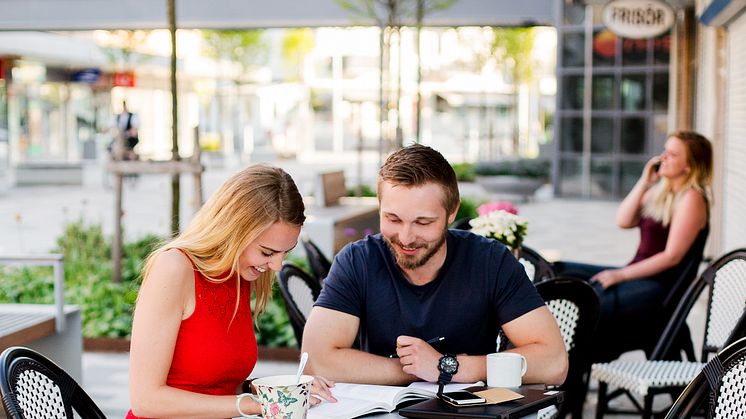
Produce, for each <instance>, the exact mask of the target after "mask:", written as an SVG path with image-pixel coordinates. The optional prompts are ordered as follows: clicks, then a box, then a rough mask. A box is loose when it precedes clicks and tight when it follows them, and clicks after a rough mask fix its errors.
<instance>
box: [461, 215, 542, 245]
mask: <svg viewBox="0 0 746 419" xmlns="http://www.w3.org/2000/svg"><path fill="white" fill-rule="evenodd" d="M469 224H470V225H471V231H472V232H473V233H475V234H479V235H481V236H485V237H489V238H493V239H495V240H497V241H499V242H501V243H503V244H504V245H506V246H508V247H510V248H512V249H515V248H516V247H519V246H520V245H521V244H522V243H523V238H524V236H525V235H526V231H527V230H528V220H527V219H526V218H524V217H520V216H518V215H514V214H511V213H509V212H507V211H504V210H497V211H492V212H490V213H487V214H485V215H481V216H479V217H477V218H474V219H472V220H471V221H469Z"/></svg>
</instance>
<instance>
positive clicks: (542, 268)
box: [450, 217, 556, 284]
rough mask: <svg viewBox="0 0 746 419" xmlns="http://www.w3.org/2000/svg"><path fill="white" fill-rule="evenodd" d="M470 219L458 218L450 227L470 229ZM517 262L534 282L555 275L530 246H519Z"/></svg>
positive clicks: (546, 261)
mask: <svg viewBox="0 0 746 419" xmlns="http://www.w3.org/2000/svg"><path fill="white" fill-rule="evenodd" d="M470 220H471V218H469V217H464V218H459V219H458V220H456V221H454V222H453V224H451V227H450V228H455V229H457V230H471V224H469V221H470ZM518 262H521V265H523V267H524V268H525V269H526V275H528V279H530V280H531V282H533V283H534V284H535V283H537V282H541V281H546V280H547V279H549V278H554V277H555V276H556V275H555V274H554V268H552V264H551V263H549V261H548V260H546V259H544V257H543V256H541V254H539V252H537V251H536V250H534V249H532V248H530V247H527V246H521V248H520V250H519V253H518Z"/></svg>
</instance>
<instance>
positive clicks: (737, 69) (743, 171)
mask: <svg viewBox="0 0 746 419" xmlns="http://www.w3.org/2000/svg"><path fill="white" fill-rule="evenodd" d="M727 42H728V48H727V51H728V53H727V58H726V59H727V74H728V76H727V77H728V78H727V83H728V89H727V90H726V91H727V99H726V117H725V119H726V122H725V143H724V148H725V158H724V164H725V171H724V173H723V190H724V191H727V193H726V194H724V195H723V219H722V223H723V226H725V227H726V228H724V229H723V239H722V243H723V249H725V250H730V249H734V248H737V247H743V246H746V216H744V213H746V164H744V162H746V71H744V69H745V68H746V48H744V45H746V16H745V15H741V17H739V18H737V19H736V20H735V21H734V22H733V23H731V24H730V25H728V41H727Z"/></svg>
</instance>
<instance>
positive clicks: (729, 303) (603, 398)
mask: <svg viewBox="0 0 746 419" xmlns="http://www.w3.org/2000/svg"><path fill="white" fill-rule="evenodd" d="M708 286H709V299H708V303H707V318H706V320H705V330H704V332H705V335H704V339H703V344H702V352H701V357H700V360H701V362H696V361H694V360H691V359H690V360H688V361H672V360H670V358H671V351H672V350H673V348H675V345H676V338H677V336H678V335H679V333H680V331H681V329H682V327H683V325H684V324H685V323H686V318H687V316H688V315H689V313H690V311H691V309H692V307H694V305H695V302H696V301H697V299H698V298H699V296H700V295H701V294H702V292H703V291H704V289H705V288H706V287H708ZM744 302H746V249H739V250H735V251H732V252H730V253H728V254H726V255H725V256H723V257H721V258H720V259H718V260H716V261H715V262H713V263H712V264H711V265H710V266H709V267H708V268H707V269H706V270H705V271H704V272H703V273H702V275H700V276H699V278H697V279H696V280H695V282H694V283H692V284H691V286H690V287H689V289H688V290H687V292H686V293H685V295H684V297H683V298H682V300H681V302H680V303H679V305H678V306H677V308H676V310H675V312H674V314H673V317H672V318H671V320H670V321H669V322H668V325H667V326H666V328H665V330H664V331H663V335H662V336H661V338H660V339H659V340H658V344H657V345H656V347H655V348H654V349H653V351H652V354H651V356H650V357H649V358H648V360H646V361H623V360H615V361H611V362H607V363H598V364H593V366H592V367H591V376H592V377H593V378H595V379H597V380H598V381H599V386H598V402H597V404H596V418H597V419H600V418H602V417H603V416H604V414H606V413H615V414H620V413H621V414H636V415H639V414H642V417H643V419H648V418H650V417H651V416H652V415H653V399H654V397H655V396H656V395H658V394H671V395H672V396H673V397H676V396H677V395H678V394H679V393H680V392H681V390H682V389H683V387H684V386H686V385H687V384H688V383H689V382H690V381H691V380H692V379H694V377H695V376H696V375H697V374H698V373H699V372H700V370H701V369H702V367H703V366H704V365H705V364H704V363H705V362H707V360H708V358H709V357H710V356H711V355H712V354H714V353H716V352H717V351H718V350H719V349H720V348H723V347H724V346H726V345H727V344H729V343H731V342H733V341H735V340H737V339H739V338H741V337H742V336H744V334H746V321H745V320H744V316H746V314H745V313H746V311H745V310H744ZM609 386H613V387H615V388H616V390H615V391H614V392H612V393H609V394H607V392H608V389H609ZM620 395H626V396H628V397H629V399H630V400H631V401H632V403H633V405H634V407H635V408H636V410H634V411H629V410H614V409H611V408H610V407H609V406H608V401H609V400H610V399H611V398H615V397H618V396H620ZM638 397H639V398H642V399H643V403H642V404H640V402H639V401H638V399H637V398H638Z"/></svg>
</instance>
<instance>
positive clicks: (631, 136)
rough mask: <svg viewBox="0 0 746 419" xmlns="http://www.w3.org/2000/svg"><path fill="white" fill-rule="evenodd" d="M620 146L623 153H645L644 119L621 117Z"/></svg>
mask: <svg viewBox="0 0 746 419" xmlns="http://www.w3.org/2000/svg"><path fill="white" fill-rule="evenodd" d="M621 131H622V137H621V142H622V143H621V148H622V152H623V153H627V154H643V153H645V138H646V134H645V119H644V118H624V119H622V129H621Z"/></svg>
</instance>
